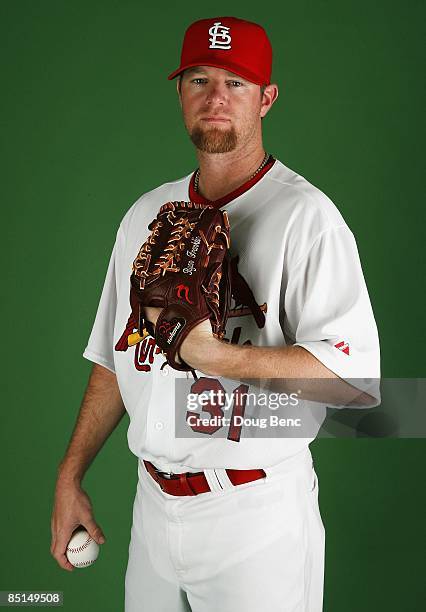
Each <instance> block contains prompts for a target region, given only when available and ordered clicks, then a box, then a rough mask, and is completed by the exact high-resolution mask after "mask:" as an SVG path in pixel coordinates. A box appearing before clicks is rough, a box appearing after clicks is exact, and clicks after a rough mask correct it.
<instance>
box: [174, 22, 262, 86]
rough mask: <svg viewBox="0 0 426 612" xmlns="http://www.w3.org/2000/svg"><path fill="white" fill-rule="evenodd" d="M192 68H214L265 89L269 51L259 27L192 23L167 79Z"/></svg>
mask: <svg viewBox="0 0 426 612" xmlns="http://www.w3.org/2000/svg"><path fill="white" fill-rule="evenodd" d="M194 66H214V67H215V68H224V69H225V70H229V72H233V73H234V74H238V75H239V76H241V77H243V79H247V80H248V81H251V82H252V83H256V84H257V85H269V83H270V82H271V71H272V47H271V43H270V42H269V38H268V36H267V34H266V32H265V30H264V29H263V28H262V26H260V25H258V24H257V23H253V22H251V21H245V20H244V19H237V17H212V18H211V19H201V20H200V21H195V22H194V23H193V24H191V25H190V26H189V28H188V29H187V30H186V32H185V37H184V39H183V45H182V53H181V58H180V66H179V68H178V69H177V70H175V71H174V72H172V73H171V74H170V75H169V76H168V78H169V79H174V78H175V77H176V76H177V75H178V74H180V73H181V72H183V71H184V70H186V69H187V68H192V67H194Z"/></svg>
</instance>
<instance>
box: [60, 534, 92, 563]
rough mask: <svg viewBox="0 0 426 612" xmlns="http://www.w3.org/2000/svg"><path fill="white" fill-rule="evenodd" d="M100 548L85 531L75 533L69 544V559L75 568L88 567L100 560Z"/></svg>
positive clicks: (67, 553)
mask: <svg viewBox="0 0 426 612" xmlns="http://www.w3.org/2000/svg"><path fill="white" fill-rule="evenodd" d="M98 554H99V546H98V544H97V543H96V542H95V540H93V539H92V538H91V537H90V536H89V534H88V533H87V531H86V530H85V529H78V530H77V531H75V532H74V533H73V535H72V537H71V540H70V541H69V542H68V546H67V552H66V555H67V559H68V561H69V562H70V563H71V565H74V567H87V566H88V565H92V563H94V562H95V561H96V559H97V558H98Z"/></svg>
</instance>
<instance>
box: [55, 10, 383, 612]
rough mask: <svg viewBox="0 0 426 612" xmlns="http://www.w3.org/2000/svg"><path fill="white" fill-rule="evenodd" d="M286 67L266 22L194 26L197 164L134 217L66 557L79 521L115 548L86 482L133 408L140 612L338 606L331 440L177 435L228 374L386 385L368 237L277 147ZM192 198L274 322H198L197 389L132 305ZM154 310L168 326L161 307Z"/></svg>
mask: <svg viewBox="0 0 426 612" xmlns="http://www.w3.org/2000/svg"><path fill="white" fill-rule="evenodd" d="M271 68H272V50H271V45H270V42H269V40H268V37H267V35H266V33H265V31H264V29H263V28H262V27H261V26H259V25H257V24H255V23H251V22H248V21H245V20H242V19H237V18H233V17H217V18H212V19H203V20H200V21H197V22H195V23H193V24H192V25H191V26H190V27H189V28H188V29H187V31H186V33H185V37H184V41H183V47H182V54H181V62H180V65H179V67H178V68H177V69H176V70H175V71H174V72H172V73H171V74H170V76H169V79H174V78H176V84H177V93H178V99H179V102H180V105H181V108H182V114H183V120H184V123H185V127H186V129H187V131H188V134H189V136H190V139H191V141H192V143H193V144H194V146H195V150H196V154H197V158H198V168H197V170H195V171H193V172H191V173H190V174H188V175H187V176H185V177H183V178H181V179H179V180H174V181H172V182H168V183H165V184H163V185H161V186H160V187H158V188H156V189H154V190H153V191H150V192H149V193H145V194H144V195H142V196H141V197H140V198H139V199H138V200H137V201H136V202H135V203H134V204H133V206H132V207H131V208H130V209H129V210H128V212H127V213H126V214H125V216H124V218H123V219H122V221H121V223H120V225H119V227H118V231H117V235H116V240H115V244H114V247H113V250H112V255H111V259H110V262H109V266H108V271H107V274H106V279H105V284H104V287H103V291H102V294H101V297H100V302H99V306H98V310H97V314H96V318H95V321H94V324H93V328H92V331H91V334H90V337H89V340H88V344H87V347H86V349H85V351H84V357H86V358H87V359H89V360H90V361H92V362H93V363H94V366H93V370H92V373H91V377H90V380H89V384H88V388H87V391H86V395H85V398H84V400H83V403H82V407H81V411H80V415H79V418H78V421H77V425H76V428H75V431H74V434H73V437H72V439H71V442H70V445H69V448H68V450H67V453H66V455H65V457H64V459H63V460H62V462H61V464H60V468H59V472H58V481H57V487H56V496H55V507H54V511H53V515H52V547H51V550H52V554H53V555H54V557H55V558H56V559H57V561H58V563H59V564H60V565H61V567H63V568H64V569H68V570H70V571H71V569H72V568H71V566H70V565H69V563H68V562H67V560H66V557H65V556H64V551H65V548H66V544H67V541H68V539H69V537H70V535H71V532H72V531H73V529H75V527H76V526H78V525H79V524H81V525H83V526H84V527H86V529H87V530H88V531H89V533H90V534H91V535H92V537H94V539H95V540H97V541H98V542H100V543H102V542H103V541H104V535H103V533H102V530H101V528H100V527H99V525H98V524H97V523H96V521H95V519H94V516H93V512H92V508H91V505H90V500H89V498H88V496H87V494H86V493H85V492H84V490H83V489H82V488H81V481H82V478H83V475H84V473H85V472H86V470H87V469H88V466H89V465H90V462H91V461H92V459H93V458H94V456H95V455H96V453H97V452H98V450H99V449H100V448H101V446H102V444H103V443H104V441H105V440H106V438H107V437H108V436H109V434H110V433H111V431H112V430H113V429H114V428H115V426H116V425H117V423H118V422H119V420H120V419H121V417H122V416H123V414H124V413H125V412H126V411H127V413H128V415H129V417H130V425H129V430H128V442H129V447H130V449H131V451H132V452H133V453H134V454H135V455H136V456H137V457H138V476H139V479H138V486H137V491H136V496H135V501H134V509H133V525H132V531H131V541H130V547H129V560H128V567H127V572H126V578H125V609H126V612H141V611H144V612H145V611H146V612H160V611H167V612H183V611H187V610H192V611H193V612H216V611H218V610H221V611H222V612H231V611H232V612H243V611H244V612H260V611H263V610H267V611H268V612H319V611H320V610H322V600H323V578H324V548H325V532H324V526H323V523H322V520H321V515H320V512H319V507H318V479H317V475H316V472H315V469H314V466H313V461H312V455H311V452H310V449H309V444H310V442H312V440H313V439H314V437H315V434H312V435H307V436H304V437H302V436H287V437H284V436H277V437H274V438H267V437H262V436H253V435H244V430H243V431H240V432H239V435H238V436H235V435H232V436H231V435H229V432H226V431H225V432H224V431H223V430H224V429H226V428H225V426H224V427H219V428H216V430H215V431H212V429H211V428H209V427H208V425H207V426H205V427H204V428H203V425H202V424H200V422H198V424H199V427H197V428H196V429H194V430H193V432H195V435H193V436H189V435H188V436H181V437H178V436H176V435H175V431H176V427H177V426H178V425H180V421H184V420H185V416H186V413H185V409H184V408H185V407H182V408H181V407H180V406H179V405H176V402H177V400H176V395H175V393H176V384H177V383H178V381H179V379H185V380H186V381H187V384H189V385H190V386H191V390H192V392H193V393H194V394H195V395H199V394H201V393H202V392H204V391H208V390H212V389H216V390H217V389H218V388H221V385H222V386H223V384H224V382H223V381H224V380H227V381H229V380H231V381H252V380H264V381H267V380H271V379H274V380H288V379H292V378H303V379H317V378H321V379H323V378H326V379H331V380H333V379H335V380H347V379H357V378H365V377H369V378H378V377H379V374H380V365H379V362H380V359H379V342H378V334H377V329H376V324H375V320H374V316H373V312H372V309H371V305H370V301H369V297H368V293H367V289H366V285H365V282H364V278H363V273H362V269H361V265H360V261H359V257H358V252H357V246H356V243H355V239H354V236H353V234H352V232H351V231H350V229H349V228H348V226H347V224H346V223H345V221H344V219H343V218H342V216H341V214H340V213H339V211H338V210H337V208H336V206H335V205H334V204H333V202H332V201H331V200H330V199H329V198H328V197H327V196H326V195H325V194H324V193H323V192H321V191H320V190H319V189H318V188H316V187H315V186H313V185H312V184H311V183H309V182H308V181H307V180H306V179H305V178H304V177H303V176H301V175H300V174H297V173H296V172H294V171H293V170H291V169H290V168H288V167H287V166H286V165H284V164H283V163H282V162H281V161H279V160H278V159H276V158H275V157H274V156H272V155H271V154H269V153H268V152H266V151H265V150H264V148H263V144H262V126H263V123H262V120H263V119H264V118H265V117H266V115H267V113H268V112H269V110H270V109H271V107H272V105H273V104H274V102H275V100H276V99H277V96H278V87H277V85H275V84H273V83H272V82H271ZM179 201H191V202H194V203H199V204H206V203H208V204H211V205H212V206H213V207H215V208H217V209H221V210H223V211H226V212H227V215H228V218H229V223H230V228H231V230H230V231H231V247H230V248H231V254H232V256H233V257H237V258H238V270H239V272H240V274H241V277H242V278H243V279H244V282H245V283H246V284H247V286H248V287H249V288H250V291H251V295H252V299H253V301H254V302H255V305H256V307H257V308H258V309H259V310H260V311H261V312H262V313H263V315H264V316H263V319H262V321H261V323H259V317H257V318H256V317H255V316H253V309H251V308H249V306H250V305H249V304H248V303H246V302H247V301H248V300H245V301H243V303H237V302H236V301H234V302H233V304H232V311H231V316H230V318H229V319H228V322H227V325H226V335H225V337H224V338H222V339H219V338H217V337H215V336H214V335H213V334H212V330H211V326H210V322H209V321H204V322H203V323H200V324H199V325H197V326H195V327H194V328H193V329H192V331H190V333H189V334H188V335H187V337H186V338H185V340H184V341H183V343H182V346H181V348H180V353H179V357H180V358H181V359H182V360H183V361H184V362H185V363H187V364H189V366H190V367H191V368H192V369H193V371H194V372H195V373H196V376H195V378H191V377H189V378H188V376H189V375H188V373H186V372H183V371H178V370H176V369H174V368H172V367H170V365H169V364H167V363H166V361H165V357H164V354H163V352H162V351H161V350H160V349H159V347H158V346H157V345H156V343H155V339H154V337H153V336H152V335H150V334H148V333H143V334H142V333H141V330H140V329H139V328H138V322H137V321H136V320H135V317H134V316H133V314H132V311H131V308H130V304H129V276H130V273H131V271H132V264H133V262H134V260H135V257H136V255H137V254H138V251H139V249H140V246H141V244H142V243H144V242H145V241H146V240H147V237H148V236H149V233H150V230H149V229H148V225H149V224H150V222H151V221H152V219H154V218H155V216H156V214H157V212H158V210H159V208H160V206H162V205H163V204H164V203H166V202H179ZM147 310H149V319H150V321H151V323H152V325H155V323H156V318H157V316H158V309H156V308H151V309H147ZM250 386H251V383H247V384H246V388H247V389H249V388H250ZM206 410H207V412H206V414H207V413H208V408H207V409H206ZM206 414H204V416H206ZM207 416H208V414H207ZM320 421H321V418H319V422H320ZM221 433H222V434H223V433H225V435H220V434H221ZM234 433H235V432H234Z"/></svg>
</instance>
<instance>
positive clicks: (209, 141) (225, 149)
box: [190, 127, 237, 153]
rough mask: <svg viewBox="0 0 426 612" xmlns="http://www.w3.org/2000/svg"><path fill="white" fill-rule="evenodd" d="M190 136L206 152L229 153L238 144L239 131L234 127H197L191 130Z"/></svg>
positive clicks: (198, 147)
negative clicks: (226, 128) (205, 128)
mask: <svg viewBox="0 0 426 612" xmlns="http://www.w3.org/2000/svg"><path fill="white" fill-rule="evenodd" d="M190 138H191V140H192V142H193V143H194V145H195V146H196V147H197V149H199V150H200V151H204V152H205V153H229V151H233V150H234V149H235V147H236V146H237V133H236V131H235V129H234V128H230V129H229V130H221V129H219V128H211V129H208V130H202V129H201V128H200V127H195V128H194V129H193V130H192V132H190Z"/></svg>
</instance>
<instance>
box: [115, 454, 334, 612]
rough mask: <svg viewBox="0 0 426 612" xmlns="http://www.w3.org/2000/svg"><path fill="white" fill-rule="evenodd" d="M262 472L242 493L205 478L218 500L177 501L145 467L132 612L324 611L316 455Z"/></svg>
mask: <svg viewBox="0 0 426 612" xmlns="http://www.w3.org/2000/svg"><path fill="white" fill-rule="evenodd" d="M264 469H265V472H266V474H267V476H266V478H264V479H261V480H256V481H253V482H250V483H247V484H242V485H238V486H234V485H232V483H231V482H230V481H229V479H228V478H227V476H226V472H225V470H218V469H216V470H206V471H205V473H206V477H207V480H208V482H209V485H210V488H212V491H210V492H208V493H202V494H200V495H196V496H194V497H191V496H188V497H186V496H184V497H175V496H172V495H169V494H167V493H164V492H163V491H162V490H161V489H160V487H159V486H158V484H157V483H156V482H155V481H154V480H153V479H152V477H151V476H150V475H149V474H148V473H147V472H146V469H145V467H144V465H143V462H142V461H141V460H140V461H139V467H138V472H139V482H138V486H137V491H136V497H135V502H134V508H133V526H132V531H131V541H130V547H129V561H128V566H127V572H126V582H125V612H190V611H191V612H264V611H268V612H321V611H322V600H323V582H324V552H325V531H324V526H323V523H322V520H321V516H320V512H319V507H318V479H317V475H316V473H315V470H314V468H313V464H312V455H311V452H310V449H309V447H308V448H307V449H306V450H304V451H302V453H298V454H297V455H295V456H293V457H291V458H289V459H286V460H285V461H284V462H282V463H280V464H278V465H276V466H273V467H272V468H264ZM182 471H184V470H182ZM215 473H216V474H215ZM218 480H219V481H220V484H219V482H218ZM222 487H223V488H222Z"/></svg>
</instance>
